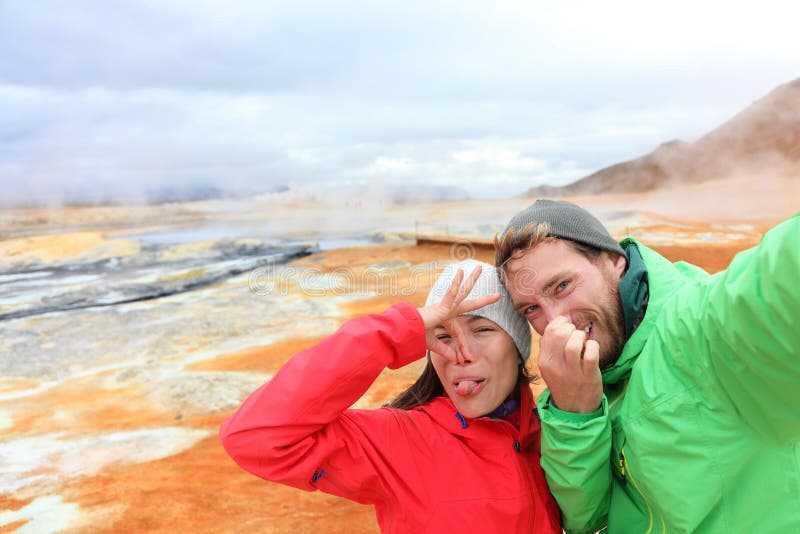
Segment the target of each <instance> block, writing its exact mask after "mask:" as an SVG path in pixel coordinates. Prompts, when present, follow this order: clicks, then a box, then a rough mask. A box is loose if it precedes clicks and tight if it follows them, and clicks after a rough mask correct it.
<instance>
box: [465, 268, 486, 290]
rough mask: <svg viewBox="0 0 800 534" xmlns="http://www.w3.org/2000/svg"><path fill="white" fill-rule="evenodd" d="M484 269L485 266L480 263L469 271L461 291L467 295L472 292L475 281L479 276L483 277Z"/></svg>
mask: <svg viewBox="0 0 800 534" xmlns="http://www.w3.org/2000/svg"><path fill="white" fill-rule="evenodd" d="M482 270H483V268H482V267H481V266H480V265H476V266H475V268H474V269H472V272H471V273H469V276H468V277H467V280H466V281H465V282H464V285H462V286H461V291H462V292H463V294H464V296H465V297H466V296H467V295H469V294H470V293H471V292H472V288H473V287H475V282H477V281H478V278H480V277H481V271H482Z"/></svg>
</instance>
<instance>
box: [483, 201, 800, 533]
mask: <svg viewBox="0 0 800 534" xmlns="http://www.w3.org/2000/svg"><path fill="white" fill-rule="evenodd" d="M495 247H496V256H495V261H496V264H497V266H498V268H499V269H500V272H501V276H502V278H503V280H504V283H505V284H506V286H507V287H508V290H509V293H510V294H511V297H512V299H513V301H514V306H515V308H516V309H517V311H519V312H520V313H521V314H523V315H524V316H525V317H526V318H527V320H528V321H529V322H530V324H531V325H532V326H533V328H534V329H535V330H536V331H537V332H538V333H539V334H540V335H542V338H541V342H540V353H539V368H540V372H541V375H542V377H543V378H544V380H545V382H547V385H548V390H546V391H545V392H544V393H543V394H542V396H541V397H540V398H539V403H538V406H539V412H540V415H541V418H542V466H543V467H544V469H545V472H546V475H547V478H548V483H549V484H550V489H551V491H552V492H553V495H554V496H555V497H556V500H557V501H558V503H559V506H560V507H561V510H562V514H563V516H564V517H563V519H564V527H565V529H566V530H567V531H568V532H593V531H596V530H598V529H600V528H602V527H604V526H608V531H609V532H611V533H617V532H623V533H628V532H714V533H717V532H759V533H761V532H800V334H798V328H797V327H796V326H794V324H793V323H795V322H796V321H797V318H798V316H800V216H797V215H796V216H794V217H792V218H790V219H789V220H787V221H784V222H783V223H781V224H779V225H778V226H776V227H775V228H773V229H772V230H770V231H769V232H767V233H766V234H765V235H764V237H763V239H762V241H761V243H760V244H759V245H758V246H756V247H755V248H753V249H750V250H747V251H743V252H741V253H739V254H738V255H737V256H736V257H735V258H734V259H733V261H732V262H731V264H730V266H729V267H728V269H726V270H725V271H722V272H720V273H717V274H715V275H713V276H710V275H708V274H707V273H705V272H704V271H703V270H701V269H699V268H697V267H695V266H693V265H689V264H687V263H684V262H678V263H671V262H669V261H667V260H666V259H665V258H663V257H662V256H660V255H659V254H657V253H656V252H654V251H653V250H651V249H649V248H647V247H646V246H644V245H643V244H641V243H639V242H638V241H636V240H635V239H632V238H628V239H624V240H623V241H622V242H620V243H617V242H616V241H614V240H613V239H612V238H611V236H610V235H609V233H608V231H607V230H606V229H605V228H604V227H603V225H602V224H601V223H600V222H599V221H598V220H597V219H596V218H595V217H593V216H592V215H591V214H589V213H588V212H587V211H585V210H584V209H582V208H580V207H578V206H576V205H574V204H570V203H567V202H557V201H550V200H539V201H537V202H535V203H534V204H533V205H531V206H529V207H528V208H526V209H524V210H522V211H521V212H520V213H518V214H517V215H516V216H515V217H514V218H513V219H512V220H511V222H509V224H508V226H507V227H506V229H505V230H504V231H503V233H502V234H501V235H500V236H498V237H497V238H496V239H495ZM609 459H610V462H609Z"/></svg>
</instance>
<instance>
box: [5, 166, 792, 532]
mask: <svg viewBox="0 0 800 534" xmlns="http://www.w3.org/2000/svg"><path fill="white" fill-rule="evenodd" d="M576 200H577V201H579V202H580V203H582V204H584V205H586V206H587V207H589V208H590V209H591V210H592V211H594V212H595V213H597V214H598V215H600V216H601V218H602V219H603V220H604V221H605V222H606V223H607V224H608V226H609V228H610V229H611V231H612V233H614V234H615V235H616V236H618V237H622V236H624V235H627V234H630V235H634V236H635V237H638V238H639V239H641V240H643V241H644V242H646V243H648V244H653V245H655V247H656V248H657V249H659V250H660V251H661V252H662V253H664V254H665V255H666V256H667V257H669V258H671V259H686V260H689V261H692V262H693V263H697V264H699V265H701V266H703V267H705V268H706V269H708V270H710V271H717V270H720V269H722V268H724V267H725V266H726V265H727V263H728V262H729V261H730V258H731V257H732V256H733V254H735V252H737V251H738V250H741V249H743V248H746V247H749V246H751V245H753V244H754V243H756V242H757V241H758V239H759V237H760V236H761V235H762V234H763V232H764V231H765V230H766V229H767V228H768V227H770V226H771V225H773V224H775V223H776V222H778V221H779V220H781V219H783V218H785V217H787V216H789V215H791V214H792V213H793V212H794V211H796V210H797V209H798V207H800V202H798V200H800V189H799V188H798V185H797V183H796V182H793V181H786V182H785V183H782V184H781V185H780V186H776V187H770V188H764V187H759V185H758V183H751V182H746V181H742V182H738V183H736V184H733V185H732V184H730V183H722V184H720V183H717V184H714V183H713V182H711V183H704V184H702V185H698V186H696V187H690V188H683V189H681V190H680V191H663V192H660V193H652V194H643V195H616V196H606V197H591V198H589V197H587V198H583V199H576ZM529 202H530V200H528V199H516V200H507V201H491V202H474V201H465V202H459V203H445V204H431V205H421V206H382V205H363V204H360V205H359V204H358V203H357V202H355V201H354V202H350V203H347V204H340V205H326V206H308V205H282V204H280V203H277V202H275V201H274V200H271V199H253V200H250V201H246V202H240V203H232V202H198V203H190V204H182V205H181V204H172V205H164V206H160V207H153V206H139V207H136V206H133V207H114V208H58V209H55V208H54V209H49V210H17V211H6V212H0V239H2V240H1V241H0V370H2V373H0V430H2V435H1V436H0V532H6V531H19V532H37V533H38V532H53V531H81V532H91V531H102V532H111V531H113V532H141V531H152V532H175V531H193V532H228V531H236V532H239V531H241V532H270V533H272V532H275V533H278V532H298V533H303V532H309V533H311V532H314V533H316V532H326V533H327V532H333V533H335V532H347V533H348V534H357V533H359V532H375V531H376V530H377V528H376V522H375V519H374V516H373V512H372V510H371V509H370V508H369V507H365V506H361V505H357V504H353V503H349V502H346V501H343V500H341V499H337V498H333V497H328V496H326V495H321V494H307V493H303V492H300V491H297V490H294V489H291V488H284V487H281V486H279V485H275V484H271V483H267V482H263V481H261V480H259V479H257V478H255V477H253V476H251V475H249V474H246V473H244V472H242V471H241V470H239V469H238V468H237V467H236V466H235V465H234V464H233V463H232V462H231V461H230V460H229V459H228V458H227V456H226V455H225V453H224V451H223V450H222V448H221V447H220V445H219V442H218V439H217V437H216V432H217V428H218V427H219V424H220V423H221V422H222V420H223V419H224V418H225V417H226V416H227V415H229V414H230V413H231V411H233V410H234V409H235V408H236V406H237V405H238V404H239V403H240V402H241V400H242V399H243V398H244V397H245V396H246V395H247V393H248V392H249V391H251V390H253V389H255V388H256V387H257V386H258V385H260V384H261V383H263V382H264V381H266V380H269V378H270V376H271V375H272V374H273V373H274V372H275V371H276V370H277V369H278V368H279V367H280V366H281V364H282V363H283V362H284V361H286V359H287V358H289V357H290V356H291V355H292V354H294V353H296V352H298V351H299V350H301V349H303V348H304V347H307V346H309V345H311V344H313V343H315V342H316V341H318V340H319V339H321V338H322V337H324V336H326V335H328V334H329V333H331V332H332V331H333V330H335V329H336V328H337V326H338V325H340V324H341V323H342V322H344V321H345V320H347V319H348V318H350V317H354V316H356V315H360V314H363V313H369V312H377V311H381V310H382V309H384V308H385V307H387V306H388V305H390V304H391V303H393V302H396V301H397V300H399V299H406V300H410V301H411V302H413V303H415V304H421V303H422V302H423V301H424V298H425V295H426V292H427V290H428V289H429V287H430V284H431V283H432V282H433V281H434V280H435V277H436V274H438V270H439V269H440V268H441V267H442V266H443V265H444V264H445V263H446V262H448V261H450V260H451V259H454V258H459V259H461V258H463V257H465V256H470V255H472V256H475V257H478V258H479V259H483V260H487V261H491V254H492V252H491V250H490V248H488V247H486V246H485V245H484V244H485V243H486V242H487V240H488V239H489V238H490V237H491V236H492V235H493V234H494V232H495V231H497V230H499V229H501V228H502V226H503V225H504V224H505V222H506V221H507V220H508V218H509V217H510V216H511V215H512V214H513V213H514V212H515V211H517V210H518V209H520V208H522V207H524V206H526V205H527V204H528V203H529ZM417 234H425V235H436V236H445V237H446V238H445V239H444V240H443V241H441V242H437V241H432V242H428V243H426V244H423V245H417V244H416V241H415V240H414V238H415V237H416V235H417ZM308 241H316V243H309V242H308ZM355 243H357V244H359V245H361V246H357V247H353V246H346V247H344V248H341V246H342V245H352V244H355ZM309 253H311V254H309ZM419 370H420V365H417V364H415V365H411V366H408V367H407V368H404V369H401V370H399V371H395V372H388V371H387V372H384V373H383V374H382V375H381V377H380V378H379V379H378V381H377V382H376V383H375V384H374V385H373V387H372V388H371V389H370V390H369V391H368V392H367V394H366V395H365V396H364V397H363V398H362V399H361V400H360V401H359V402H358V405H359V406H362V407H373V406H378V405H380V404H382V403H383V402H384V401H386V400H387V399H389V398H390V397H391V396H392V395H393V394H395V393H396V392H398V391H400V390H401V389H402V388H403V387H404V386H405V385H407V384H409V383H410V382H411V381H413V379H414V378H415V377H416V375H417V373H418V372H419ZM541 387H543V384H538V385H536V388H541Z"/></svg>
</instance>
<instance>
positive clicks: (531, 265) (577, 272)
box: [506, 239, 625, 368]
mask: <svg viewBox="0 0 800 534" xmlns="http://www.w3.org/2000/svg"><path fill="white" fill-rule="evenodd" d="M624 273H625V258H624V257H622V256H620V255H618V254H611V253H606V252H603V253H601V254H600V256H599V257H598V258H597V260H596V261H594V262H593V261H590V260H589V259H588V258H586V256H584V255H583V254H581V253H580V252H579V251H577V250H576V249H575V248H573V247H572V246H571V245H570V244H569V243H568V242H567V241H564V240H562V239H557V240H553V241H546V242H544V243H542V244H540V245H537V246H536V247H534V248H532V249H529V250H526V251H524V252H519V253H517V254H515V255H514V256H512V258H511V260H509V261H508V263H507V277H506V286H507V288H508V292H509V293H510V295H511V298H512V300H513V301H514V307H515V308H516V310H517V311H518V312H519V313H521V314H522V315H523V316H524V317H525V318H526V319H527V320H528V322H529V323H530V324H531V326H533V328H534V330H536V332H538V333H539V335H541V334H542V333H543V332H544V329H545V327H546V326H547V324H548V323H549V322H550V321H552V320H553V319H554V318H556V317H558V316H560V315H561V316H564V317H566V318H567V319H568V320H569V321H570V322H571V323H573V324H574V325H575V327H576V328H577V329H579V330H584V331H587V336H586V339H594V340H596V341H597V343H598V344H599V345H600V367H601V368H605V367H608V366H610V365H612V364H613V363H614V362H616V361H617V358H619V355H620V353H621V352H622V347H623V345H624V341H625V340H624V337H625V320H624V317H623V314H622V303H621V301H620V297H619V282H620V280H621V279H622V276H623V275H624Z"/></svg>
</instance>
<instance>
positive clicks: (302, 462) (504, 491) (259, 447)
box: [220, 303, 561, 534]
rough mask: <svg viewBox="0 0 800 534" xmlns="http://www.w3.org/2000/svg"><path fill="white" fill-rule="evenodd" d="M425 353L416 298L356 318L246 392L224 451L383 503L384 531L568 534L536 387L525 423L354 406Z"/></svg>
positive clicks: (257, 466) (277, 473)
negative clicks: (544, 457)
mask: <svg viewBox="0 0 800 534" xmlns="http://www.w3.org/2000/svg"><path fill="white" fill-rule="evenodd" d="M424 354H425V329H424V326H423V323H422V318H421V317H420V316H419V313H418V312H417V310H416V308H414V306H412V305H411V304H408V303H400V304H398V305H396V306H393V307H391V308H389V309H388V310H387V311H385V312H383V313H381V314H378V315H367V316H364V317H359V318H357V319H353V320H351V321H349V322H347V323H345V324H344V325H343V326H342V327H341V328H340V329H339V331H338V332H336V333H335V334H334V335H332V336H330V337H328V338H327V339H325V340H323V341H322V342H321V343H319V344H318V345H316V346H315V347H312V348H310V349H307V350H305V351H302V352H300V353H299V354H297V355H296V356H294V357H293V358H292V359H291V360H289V361H288V362H287V363H286V365H284V366H283V367H282V368H281V369H280V370H279V371H278V373H277V374H276V375H275V377H274V378H273V379H272V380H270V381H269V382H267V383H266V384H265V385H263V386H261V387H260V388H259V389H258V390H256V391H255V392H254V393H253V394H252V395H250V397H249V398H248V399H247V400H245V402H244V404H242V406H241V407H240V408H239V409H238V410H237V411H236V413H235V414H234V415H233V416H232V417H231V418H230V419H228V420H227V421H225V422H224V423H223V425H222V428H221V430H220V437H221V439H222V443H223V445H224V447H225V450H227V452H228V454H230V455H231V457H233V459H234V460H235V461H236V463H238V464H239V465H240V466H241V467H242V468H243V469H245V470H247V471H249V472H251V473H253V474H255V475H258V476H259V477H261V478H264V479H267V480H272V481H275V482H280V483H282V484H288V485H290V486H294V487H296V488H300V489H303V490H306V491H314V490H316V489H319V490H322V491H324V492H325V493H330V494H332V495H339V496H341V497H345V498H347V499H351V500H354V501H356V502H359V503H363V504H372V505H374V506H375V511H376V514H377V518H378V523H379V524H380V527H381V530H382V531H383V532H397V533H403V534H405V533H409V532H435V533H447V532H458V533H459V534H466V533H470V532H475V533H481V534H486V533H489V532H502V533H510V532H525V533H530V532H536V533H540V532H541V533H559V534H560V533H561V523H560V515H559V511H558V508H557V506H556V504H555V501H554V500H553V498H552V497H551V495H550V492H549V491H548V489H547V485H546V482H545V478H544V474H543V472H542V469H541V467H540V466H539V435H540V426H539V420H538V418H537V417H536V415H535V413H534V410H533V407H532V404H533V399H532V395H531V392H530V388H528V387H527V386H524V387H523V388H522V391H521V392H522V397H521V402H520V405H521V408H520V410H521V412H520V413H521V414H527V417H523V418H522V424H521V427H522V428H521V429H517V428H516V427H515V426H514V425H512V424H511V423H509V422H508V421H505V420H500V419H492V418H488V417H481V418H478V419H464V418H463V417H462V416H461V415H460V414H457V412H456V410H455V407H454V406H453V403H452V402H451V401H450V399H449V398H448V397H446V396H443V397H437V398H436V399H434V400H433V401H431V402H430V403H428V404H426V405H424V406H419V407H417V408H414V409H412V410H396V409H390V408H380V409H374V410H353V409H348V408H349V407H350V406H351V405H352V404H353V403H354V402H355V401H357V400H358V399H359V398H360V397H361V396H362V395H363V394H364V393H365V392H366V391H367V389H368V388H369V387H370V385H372V383H373V382H374V381H375V379H376V378H377V377H378V375H379V374H380V373H381V371H382V370H383V369H384V368H386V367H389V368H392V369H396V368H399V367H402V366H404V365H406V364H408V363H410V362H412V361H415V360H417V359H419V358H420V357H422V356H423V355H424ZM462 421H463V422H462Z"/></svg>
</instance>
